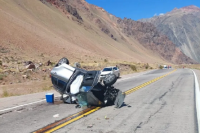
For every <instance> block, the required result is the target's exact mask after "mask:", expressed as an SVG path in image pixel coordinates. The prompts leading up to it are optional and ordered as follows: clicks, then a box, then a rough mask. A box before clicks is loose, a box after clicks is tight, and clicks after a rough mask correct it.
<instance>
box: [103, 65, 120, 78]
mask: <svg viewBox="0 0 200 133" xmlns="http://www.w3.org/2000/svg"><path fill="white" fill-rule="evenodd" d="M106 74H115V75H116V77H117V78H119V77H120V70H119V68H118V67H116V66H110V67H105V68H104V69H103V70H102V71H101V77H105V75H106Z"/></svg>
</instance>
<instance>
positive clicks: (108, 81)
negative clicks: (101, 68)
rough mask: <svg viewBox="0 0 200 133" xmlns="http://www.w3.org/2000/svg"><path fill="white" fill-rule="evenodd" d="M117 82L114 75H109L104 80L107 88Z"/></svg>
mask: <svg viewBox="0 0 200 133" xmlns="http://www.w3.org/2000/svg"><path fill="white" fill-rule="evenodd" d="M116 81H117V77H116V76H115V75H114V74H107V75H105V77H104V79H103V83H104V85H105V86H111V85H113V84H114V83H115V82H116Z"/></svg>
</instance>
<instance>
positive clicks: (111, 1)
mask: <svg viewBox="0 0 200 133" xmlns="http://www.w3.org/2000/svg"><path fill="white" fill-rule="evenodd" d="M86 1H87V2H88V3H90V4H94V5H97V6H99V7H102V8H104V9H105V10H106V11H107V12H109V13H111V14H113V15H115V16H117V17H120V18H124V17H126V18H131V19H133V20H138V19H141V18H151V17H153V16H154V15H156V14H157V15H159V14H160V13H166V12H169V11H171V10H173V9H174V8H175V7H177V8H181V7H184V6H189V5H196V6H197V7H200V0H86Z"/></svg>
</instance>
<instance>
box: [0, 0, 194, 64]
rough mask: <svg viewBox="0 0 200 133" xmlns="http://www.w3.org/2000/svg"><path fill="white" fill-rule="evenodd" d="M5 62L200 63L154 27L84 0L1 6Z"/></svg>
mask: <svg viewBox="0 0 200 133" xmlns="http://www.w3.org/2000/svg"><path fill="white" fill-rule="evenodd" d="M0 18H1V21H0V24H1V27H0V46H1V47H0V48H1V50H2V51H3V52H1V53H0V54H1V58H2V59H3V60H5V57H6V56H8V55H12V57H15V58H23V59H34V60H35V59H36V60H37V59H38V60H39V59H44V58H48V59H49V58H50V59H52V60H57V59H59V58H61V57H63V56H65V57H68V58H69V59H70V60H72V61H84V62H85V61H86V62H87V61H88V62H92V61H103V60H105V59H108V60H115V61H132V62H149V63H154V62H172V63H195V62H194V61H193V60H191V59H190V58H188V57H187V56H185V55H184V54H183V53H182V52H181V51H180V50H178V49H177V48H176V47H175V45H174V44H173V43H172V42H171V41H170V40H169V39H168V38H167V37H166V36H165V35H162V34H160V33H159V31H157V29H156V27H154V26H153V25H152V24H150V23H143V22H137V21H133V20H130V19H126V18H125V19H123V20H122V19H120V18H117V17H115V16H113V15H111V14H109V13H108V12H106V11H105V10H104V9H102V8H100V7H97V6H94V5H91V4H88V3H87V2H86V1H84V0H31V1H30V0H0Z"/></svg>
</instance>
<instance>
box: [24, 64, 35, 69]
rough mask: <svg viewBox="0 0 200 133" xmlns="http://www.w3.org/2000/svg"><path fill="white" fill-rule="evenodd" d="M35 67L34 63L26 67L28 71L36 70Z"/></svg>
mask: <svg viewBox="0 0 200 133" xmlns="http://www.w3.org/2000/svg"><path fill="white" fill-rule="evenodd" d="M35 68H36V67H35V65H34V64H33V63H31V64H29V65H27V66H26V69H35Z"/></svg>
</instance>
